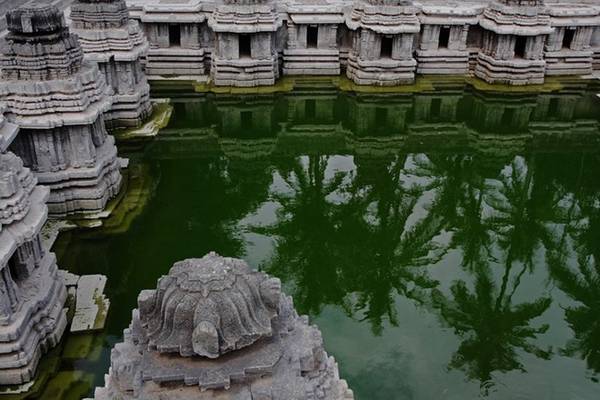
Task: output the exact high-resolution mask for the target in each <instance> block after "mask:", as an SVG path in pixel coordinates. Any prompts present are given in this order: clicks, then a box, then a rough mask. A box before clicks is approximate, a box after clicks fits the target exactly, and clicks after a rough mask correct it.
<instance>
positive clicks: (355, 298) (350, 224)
mask: <svg viewBox="0 0 600 400" xmlns="http://www.w3.org/2000/svg"><path fill="white" fill-rule="evenodd" d="M174 104H175V113H174V116H173V118H172V122H171V125H170V126H169V127H167V128H166V129H165V130H164V131H163V132H161V134H160V135H159V136H158V137H157V138H155V139H153V140H152V141H150V142H148V143H144V144H143V145H138V146H136V147H135V148H136V149H137V150H136V151H135V152H134V153H132V154H128V156H130V157H131V158H132V160H133V161H132V162H133V163H138V164H143V165H144V166H145V167H146V168H147V170H148V171H150V172H149V174H150V175H151V176H153V177H154V178H155V179H156V181H158V185H157V187H156V189H155V190H154V191H152V192H151V198H150V199H149V200H148V202H147V205H146V207H145V209H144V211H143V212H142V213H141V215H139V217H138V218H137V219H136V220H135V221H133V223H132V224H131V226H130V228H129V229H127V230H125V231H124V232H122V233H118V234H114V233H113V234H109V233H107V232H102V231H91V232H76V233H73V234H71V235H64V236H63V237H62V245H63V246H66V248H67V249H68V251H66V252H64V254H62V255H61V265H62V266H63V267H65V268H70V269H71V270H73V271H74V272H79V273H92V272H93V273H104V274H107V275H108V276H109V286H108V294H109V296H110V297H111V300H112V303H113V304H119V305H120V306H119V307H113V309H112V310H111V313H110V316H109V321H108V327H107V335H108V336H107V339H106V342H107V343H106V344H105V345H104V346H105V347H104V349H105V351H106V348H108V343H113V342H114V341H116V340H118V338H119V337H120V335H121V331H122V329H123V328H124V327H125V326H126V324H127V323H128V321H129V320H130V312H131V308H133V307H134V306H135V297H136V296H137V293H138V292H139V291H140V290H142V289H144V288H148V287H152V286H153V285H154V284H155V281H156V279H157V278H158V277H159V276H160V275H162V274H164V273H165V272H166V268H168V266H170V265H171V264H172V263H173V262H174V261H176V260H178V259H181V258H185V257H192V256H200V255H203V254H204V253H206V252H208V251H210V250H216V251H218V252H220V253H223V254H225V255H229V256H236V257H244V258H246V259H247V260H248V261H249V262H250V263H251V264H252V265H254V266H255V267H257V268H262V269H265V270H266V271H267V272H269V273H270V274H273V275H276V276H278V277H280V278H281V279H282V281H283V283H284V285H285V289H286V291H287V292H288V293H289V294H291V295H293V296H294V301H295V303H296V306H297V308H298V309H299V310H300V311H301V312H303V313H307V314H309V315H310V316H311V317H313V318H314V319H315V320H316V322H317V323H318V324H319V326H320V327H321V328H322V330H323V335H324V339H325V342H326V344H327V346H328V350H330V352H331V353H333V354H334V355H335V356H336V358H337V359H338V361H339V363H340V367H341V369H342V373H343V375H344V377H345V378H348V380H349V383H350V384H351V386H352V385H353V384H354V385H353V386H354V389H355V390H356V393H357V397H358V398H359V399H371V398H386V399H394V398H398V399H430V398H452V399H465V398H474V397H477V396H478V395H480V394H483V395H486V396H488V397H490V398H500V399H504V398H517V397H518V398H528V399H537V398H545V399H563V398H567V397H569V396H571V394H572V391H573V390H574V389H573V388H574V387H575V388H576V390H575V391H576V392H577V393H576V395H577V396H579V398H592V397H593V395H594V393H597V390H598V387H597V383H595V382H594V379H595V378H594V377H595V376H596V374H597V373H600V339H599V338H600V317H598V316H599V315H600V269H598V265H597V264H596V257H597V256H600V254H598V253H599V250H600V247H599V243H598V240H597V238H598V236H599V235H600V225H599V224H600V213H599V212H600V185H599V184H598V182H597V176H598V173H599V172H600V158H599V153H598V144H599V139H600V135H599V134H600V132H599V127H600V125H599V123H598V119H597V117H595V115H597V109H598V106H599V105H598V104H597V102H596V100H595V98H594V97H593V96H592V93H591V92H588V91H587V89H585V88H584V89H581V88H573V89H571V88H567V89H564V90H563V91H562V92H561V94H557V93H542V94H525V95H523V94H509V95H500V94H493V93H492V94H490V93H477V92H471V91H470V90H469V89H465V88H462V87H446V88H445V89H444V90H440V91H436V92H431V93H417V94H395V95H355V94H344V93H338V92H336V91H335V90H331V89H327V88H319V90H316V89H314V88H313V89H310V88H307V89H303V90H300V91H298V92H295V93H293V94H289V95H269V96H253V97H251V98H250V97H248V98H246V97H234V96H229V95H223V96H202V97H199V98H198V99H197V100H190V99H187V100H185V101H183V100H182V101H179V102H178V101H177V99H175V103H174ZM112 232H121V231H120V230H118V229H116V230H113V231H112ZM69 238H70V242H68V243H67V241H68V240H69ZM367 343H369V344H368V345H367ZM365 353H366V354H368V356H367V355H365ZM582 359H583V361H582ZM73 364H76V363H75V362H73ZM71 365H72V364H71ZM106 368H107V365H106V357H101V358H100V359H99V361H98V362H97V365H96V371H95V372H96V382H95V383H96V384H98V383H100V382H101V380H102V374H103V373H104V372H105V371H106ZM75 369H76V368H75ZM87 369H88V370H89V365H88V367H87ZM399 375H401V376H399ZM465 378H466V379H465ZM590 378H592V379H590ZM549 380H550V381H551V383H548V381H549ZM423 382H428V384H426V385H423ZM374 393H379V395H375V394H374Z"/></svg>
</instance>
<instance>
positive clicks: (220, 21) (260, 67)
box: [208, 0, 282, 87]
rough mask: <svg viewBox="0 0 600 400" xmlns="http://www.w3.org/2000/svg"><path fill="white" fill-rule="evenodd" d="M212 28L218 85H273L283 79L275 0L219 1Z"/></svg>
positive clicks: (214, 65) (213, 59) (215, 75)
mask: <svg viewBox="0 0 600 400" xmlns="http://www.w3.org/2000/svg"><path fill="white" fill-rule="evenodd" d="M217 1H222V2H220V3H219V4H217V5H216V7H215V11H214V12H213V13H212V14H211V16H210V18H209V20H208V26H209V27H210V28H211V29H212V30H213V31H214V33H215V48H214V52H213V54H212V67H211V77H212V80H213V83H214V84H215V85H217V86H244V87H251V86H260V85H273V84H274V83H275V79H277V78H278V77H279V66H278V63H279V60H278V58H279V57H278V54H277V49H276V46H275V43H276V39H277V38H276V32H277V30H278V29H279V28H280V27H281V26H282V20H281V17H280V15H279V13H278V12H277V10H276V9H275V3H274V1H273V0H217Z"/></svg>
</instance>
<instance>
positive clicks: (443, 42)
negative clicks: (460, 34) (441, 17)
mask: <svg viewBox="0 0 600 400" xmlns="http://www.w3.org/2000/svg"><path fill="white" fill-rule="evenodd" d="M449 42H450V28H449V27H445V26H442V27H441V28H440V41H439V48H440V49H447V48H448V43H449Z"/></svg>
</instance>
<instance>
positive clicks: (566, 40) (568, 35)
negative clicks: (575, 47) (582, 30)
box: [562, 29, 575, 49]
mask: <svg viewBox="0 0 600 400" xmlns="http://www.w3.org/2000/svg"><path fill="white" fill-rule="evenodd" d="M573 38H575V29H565V35H564V36H563V42H562V48H563V49H570V48H571V45H572V44H573Z"/></svg>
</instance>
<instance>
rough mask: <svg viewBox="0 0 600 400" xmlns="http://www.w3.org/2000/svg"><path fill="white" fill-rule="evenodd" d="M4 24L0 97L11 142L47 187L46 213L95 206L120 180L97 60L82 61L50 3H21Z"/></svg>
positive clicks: (0, 44)
mask: <svg viewBox="0 0 600 400" xmlns="http://www.w3.org/2000/svg"><path fill="white" fill-rule="evenodd" d="M7 23H8V30H9V33H8V35H7V36H6V37H5V38H4V39H2V41H1V42H0V68H1V69H2V70H1V72H0V77H1V78H2V79H1V81H0V101H4V102H5V103H6V104H7V114H6V116H7V118H8V119H9V120H10V121H11V122H14V123H16V124H17V125H19V126H20V132H19V134H18V135H17V138H16V139H15V141H14V142H13V144H12V146H11V149H12V151H13V152H14V153H16V154H17V155H18V156H19V157H21V158H22V159H23V161H24V163H25V165H26V166H27V167H29V168H30V169H31V170H32V171H33V173H34V174H35V175H36V177H37V179H38V181H39V182H40V184H42V185H45V186H48V187H49V188H50V197H49V199H48V208H49V212H50V214H52V215H54V216H65V215H69V214H75V213H87V214H93V213H96V212H98V211H100V210H102V209H103V208H104V206H105V205H106V203H107V202H108V200H109V199H110V198H112V197H113V196H115V195H116V194H117V193H118V191H119V188H120V185H121V173H120V170H119V168H120V164H119V159H118V158H117V148H116V147H115V143H114V138H113V137H112V136H109V135H108V134H107V132H106V128H105V125H104V118H103V113H104V112H105V111H107V110H108V109H109V108H110V106H111V98H110V96H111V93H112V91H111V89H110V88H109V87H108V86H107V85H106V82H105V79H104V76H103V75H102V73H101V72H100V70H99V69H98V66H97V65H96V64H95V63H93V62H91V61H84V60H83V51H82V50H81V46H80V45H79V42H78V41H77V37H76V36H74V35H72V34H70V33H69V30H68V29H67V27H66V26H65V21H64V17H63V14H62V13H61V12H59V11H58V9H57V8H56V7H54V6H48V5H33V6H25V7H21V8H18V9H15V10H12V11H10V12H9V13H8V14H7Z"/></svg>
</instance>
